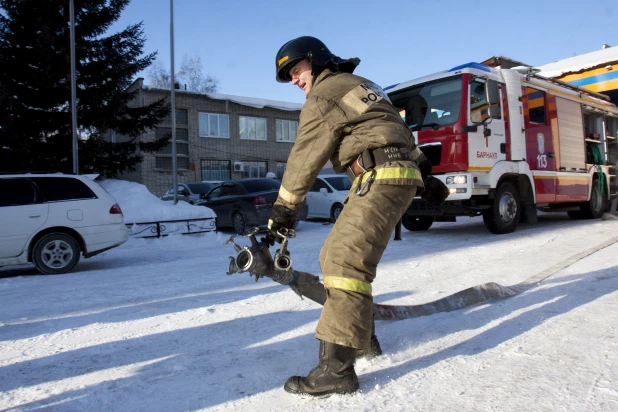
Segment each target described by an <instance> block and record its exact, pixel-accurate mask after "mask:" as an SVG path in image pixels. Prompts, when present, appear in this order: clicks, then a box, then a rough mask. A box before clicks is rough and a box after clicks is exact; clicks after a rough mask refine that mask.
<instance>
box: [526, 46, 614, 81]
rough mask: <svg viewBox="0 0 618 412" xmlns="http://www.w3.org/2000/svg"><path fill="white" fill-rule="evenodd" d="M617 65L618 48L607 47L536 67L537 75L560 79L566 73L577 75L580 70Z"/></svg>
mask: <svg viewBox="0 0 618 412" xmlns="http://www.w3.org/2000/svg"><path fill="white" fill-rule="evenodd" d="M614 63H618V46H615V47H607V48H605V49H601V50H597V51H594V52H591V53H586V54H580V55H579V56H575V57H569V58H568V59H563V60H558V61H557V62H553V63H549V64H545V65H543V66H538V68H539V69H540V70H541V72H540V73H539V74H540V75H541V76H545V77H561V76H563V75H565V74H568V73H577V72H580V71H582V70H587V69H593V68H595V67H599V66H603V65H607V64H614Z"/></svg>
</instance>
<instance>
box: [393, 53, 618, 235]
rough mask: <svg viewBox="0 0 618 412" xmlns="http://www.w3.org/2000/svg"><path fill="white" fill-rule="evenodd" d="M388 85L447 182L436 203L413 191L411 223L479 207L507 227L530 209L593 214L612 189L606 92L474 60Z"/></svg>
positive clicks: (617, 163) (616, 155)
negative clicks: (441, 202)
mask: <svg viewBox="0 0 618 412" xmlns="http://www.w3.org/2000/svg"><path fill="white" fill-rule="evenodd" d="M385 91H386V92H387V93H388V95H389V97H390V99H391V101H392V103H393V105H394V106H395V107H396V108H398V109H399V110H400V113H401V117H402V119H403V120H404V121H405V123H406V124H407V126H408V127H409V128H410V129H411V130H412V132H413V134H414V137H415V140H416V143H417V144H418V145H419V147H420V148H421V150H422V151H423V152H424V153H425V155H426V156H427V157H428V158H429V159H430V160H431V162H432V165H433V172H432V174H433V175H434V176H435V177H437V178H439V179H441V180H442V181H443V182H444V183H445V184H446V185H447V187H448V188H449V190H450V195H449V197H448V198H447V201H446V202H445V203H444V205H443V206H442V207H440V208H436V207H433V206H432V205H430V204H428V203H427V202H425V201H423V200H422V199H420V198H418V197H417V198H416V199H415V200H414V202H413V203H412V205H411V206H410V208H409V209H408V211H407V212H406V214H405V215H404V216H403V225H404V227H406V229H408V230H412V231H419V230H427V229H429V227H430V226H431V225H432V224H433V222H434V221H455V219H456V217H457V216H479V215H482V216H483V220H484V222H485V225H486V227H487V228H488V229H489V231H491V232H492V233H498V234H500V233H510V232H513V231H514V230H515V229H516V227H517V225H518V223H519V222H520V221H523V222H531V223H534V222H536V220H537V210H541V211H544V212H548V211H554V212H567V213H568V214H569V216H570V217H571V218H573V219H596V218H599V217H601V215H602V214H603V213H604V212H605V211H606V209H607V208H608V204H609V201H610V200H612V199H613V198H614V197H615V196H616V194H617V193H618V181H617V179H616V174H617V173H616V172H617V167H618V140H617V139H616V137H617V135H618V110H617V109H616V106H615V105H614V104H612V103H610V101H609V98H608V97H607V96H605V95H603V94H599V93H595V92H591V91H588V90H585V89H581V88H578V87H576V86H573V85H570V84H568V83H565V82H562V81H559V80H554V79H548V78H543V77H541V76H538V75H537V74H535V70H534V69H532V68H530V67H523V66H522V67H521V68H513V69H494V68H490V67H488V66H484V65H481V64H478V63H468V64H464V65H461V66H457V67H454V68H452V69H450V70H447V71H443V72H440V73H436V74H433V75H430V76H426V77H422V78H420V79H416V80H412V81H408V82H405V83H400V84H396V85H393V86H390V87H387V88H385Z"/></svg>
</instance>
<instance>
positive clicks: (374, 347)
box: [356, 335, 382, 359]
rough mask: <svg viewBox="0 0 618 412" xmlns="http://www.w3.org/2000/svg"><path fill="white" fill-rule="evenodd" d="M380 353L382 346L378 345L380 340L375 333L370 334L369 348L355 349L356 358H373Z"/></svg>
mask: <svg viewBox="0 0 618 412" xmlns="http://www.w3.org/2000/svg"><path fill="white" fill-rule="evenodd" d="M380 355H382V348H381V347H380V342H378V337H377V336H376V335H371V346H370V347H369V349H357V350H356V359H360V358H364V359H373V358H376V357H378V356H380Z"/></svg>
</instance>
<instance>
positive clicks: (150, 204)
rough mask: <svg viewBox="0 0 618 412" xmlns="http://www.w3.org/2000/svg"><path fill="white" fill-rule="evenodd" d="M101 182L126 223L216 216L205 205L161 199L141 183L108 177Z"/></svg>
mask: <svg viewBox="0 0 618 412" xmlns="http://www.w3.org/2000/svg"><path fill="white" fill-rule="evenodd" d="M99 184H100V185H101V186H102V187H103V188H104V189H105V190H107V191H108V192H109V193H110V194H111V195H112V196H114V198H116V200H117V201H118V204H119V205H120V208H121V209H122V213H123V214H124V221H125V222H126V223H140V222H160V221H169V220H179V219H200V218H208V217H216V214H215V213H214V212H213V211H212V209H210V208H207V207H204V206H193V205H190V204H188V203H187V202H178V204H176V205H174V203H173V202H169V201H164V200H161V199H159V198H158V197H156V196H155V195H153V194H152V193H150V191H149V190H148V189H147V188H146V186H144V185H142V184H139V183H135V182H128V181H126V180H115V179H107V180H104V181H101V182H99Z"/></svg>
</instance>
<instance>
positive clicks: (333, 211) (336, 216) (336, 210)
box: [330, 203, 343, 223]
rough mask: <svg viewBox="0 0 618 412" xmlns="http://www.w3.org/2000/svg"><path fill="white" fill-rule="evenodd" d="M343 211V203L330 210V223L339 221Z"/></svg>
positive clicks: (336, 204)
mask: <svg viewBox="0 0 618 412" xmlns="http://www.w3.org/2000/svg"><path fill="white" fill-rule="evenodd" d="M342 211H343V205H342V204H341V203H335V204H334V205H333V207H332V208H331V209H330V221H331V222H333V223H335V222H336V221H337V219H339V215H340V214H341V212H342Z"/></svg>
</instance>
